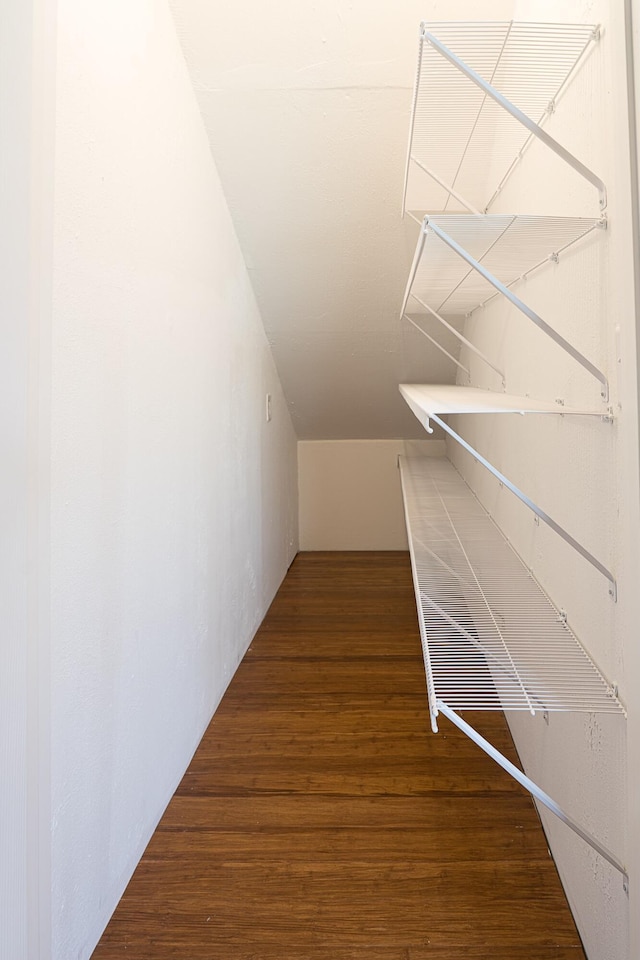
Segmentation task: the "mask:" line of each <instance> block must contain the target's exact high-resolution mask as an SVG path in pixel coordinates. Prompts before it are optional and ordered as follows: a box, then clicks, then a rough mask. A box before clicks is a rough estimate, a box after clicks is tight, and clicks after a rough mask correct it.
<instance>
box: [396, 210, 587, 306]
mask: <svg viewBox="0 0 640 960" xmlns="http://www.w3.org/2000/svg"><path fill="white" fill-rule="evenodd" d="M600 223H601V221H600V219H598V218H585V217H529V216H510V215H504V216H501V215H497V214H487V215H486V216H482V217H476V216H473V215H466V214H457V215H455V214H454V215H448V216H447V215H442V216H441V215H436V216H433V215H425V216H424V218H423V219H422V230H421V237H420V239H419V242H418V250H419V258H418V263H417V265H416V266H417V269H416V271H415V275H414V276H413V277H412V278H410V283H409V284H408V287H407V290H406V299H407V300H408V299H409V297H413V298H414V299H415V300H417V301H418V302H423V303H424V304H426V305H427V306H428V307H431V308H432V309H433V310H435V311H436V313H442V314H445V315H447V316H466V315H468V314H469V313H471V312H472V311H473V310H475V309H477V308H478V307H480V306H482V305H483V304H485V303H487V302H488V301H489V300H491V299H492V298H493V297H495V296H497V295H498V293H497V291H496V288H495V287H494V286H493V285H492V284H491V283H490V282H489V281H488V280H487V279H486V278H485V277H484V276H483V275H482V274H481V273H479V272H478V271H477V270H475V269H474V268H473V267H471V266H470V265H469V263H468V262H467V261H466V260H464V259H463V258H462V257H461V256H460V254H459V253H457V252H456V251H455V249H453V248H452V247H451V246H449V245H448V244H447V243H446V242H445V241H444V240H443V238H442V237H441V235H440V233H439V232H437V231H442V232H443V233H445V234H446V236H447V237H449V238H451V240H453V241H454V242H455V243H456V244H457V245H458V246H460V247H462V248H464V250H465V251H466V252H467V253H468V254H469V255H470V256H471V257H473V259H474V260H476V261H477V262H478V263H480V264H482V266H483V267H485V269H486V270H487V271H488V272H489V273H491V274H492V275H493V276H494V277H495V278H496V279H497V280H498V281H500V283H502V284H504V286H505V287H508V288H511V287H512V286H514V284H515V283H517V282H518V280H520V279H521V278H523V277H525V276H527V275H528V274H530V273H531V272H532V271H533V270H535V269H537V268H538V267H541V266H542V265H543V264H545V263H548V262H549V260H551V259H552V258H555V257H557V256H558V255H559V254H560V253H561V252H562V251H563V250H566V249H567V248H568V247H570V246H572V245H573V244H574V243H577V242H578V241H579V240H581V239H582V238H583V237H586V236H587V235H588V234H589V233H591V232H592V231H593V230H595V229H596V228H597V227H598V226H600ZM422 237H424V242H423V243H422V242H421V241H422Z"/></svg>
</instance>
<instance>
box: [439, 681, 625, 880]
mask: <svg viewBox="0 0 640 960" xmlns="http://www.w3.org/2000/svg"><path fill="white" fill-rule="evenodd" d="M436 705H437V708H438V710H439V711H440V712H441V713H443V714H444V715H445V717H448V718H449V720H451V722H452V723H454V724H455V725H456V727H458V728H459V729H460V730H462V732H463V733H466V735H467V736H468V737H469V738H470V739H471V740H473V742H474V743H476V744H477V745H478V746H479V747H480V748H481V749H482V750H484V752H485V753H486V754H488V755H489V756H490V757H491V759H492V760H495V761H496V763H497V764H499V765H500V766H501V767H502V769H503V770H506V771H507V773H508V774H510V775H511V776H512V777H513V778H514V780H517V781H518V783H519V784H520V785H521V786H523V787H524V788H525V790H528V791H529V793H530V794H531V795H532V796H533V797H535V799H536V800H539V801H540V803H542V804H544V806H545V807H546V808H547V809H548V810H551V812H552V813H553V814H555V815H556V817H558V818H559V819H560V820H562V822H563V823H566V825H567V826H568V827H570V828H571V829H572V830H573V832H574V833H577V834H578V836H579V837H581V838H582V839H583V840H584V841H585V843H588V844H589V846H590V847H592V848H593V849H594V850H596V851H597V852H598V853H599V854H600V856H601V857H604V859H605V860H607V861H608V862H609V863H610V864H611V866H612V867H615V868H616V870H619V871H620V873H621V874H622V881H623V884H624V886H625V889H628V886H629V875H628V873H627V869H626V867H625V866H624V865H623V864H622V863H621V862H620V860H618V858H617V857H616V856H615V854H613V853H611V851H610V850H608V849H607V847H605V846H604V845H603V844H601V843H600V841H599V840H596V838H595V837H594V836H592V835H591V834H590V833H589V832H588V831H587V830H585V829H584V828H583V827H581V826H580V824H579V823H577V822H576V821H575V820H574V819H573V817H570V816H569V814H568V813H565V811H564V810H563V809H562V807H560V806H559V805H558V804H557V803H556V802H555V800H553V799H552V797H550V796H549V794H548V793H545V791H544V790H542V789H541V788H540V787H539V786H538V785H537V784H536V783H534V782H533V780H531V779H530V778H529V777H528V776H527V775H526V773H523V772H522V770H519V769H518V767H516V766H515V765H514V764H513V763H511V761H510V760H507V758H506V757H505V756H503V754H501V753H500V751H499V750H496V748H495V747H494V746H493V744H491V743H489V741H488V740H485V739H484V737H483V736H481V735H480V734H479V733H478V731H477V730H474V728H473V727H472V726H470V725H469V724H468V723H467V722H466V721H465V720H463V719H462V717H460V716H459V715H458V714H457V713H456V712H455V710H452V709H451V707H449V706H447V704H446V703H444V701H442V700H438V701H437V702H436Z"/></svg>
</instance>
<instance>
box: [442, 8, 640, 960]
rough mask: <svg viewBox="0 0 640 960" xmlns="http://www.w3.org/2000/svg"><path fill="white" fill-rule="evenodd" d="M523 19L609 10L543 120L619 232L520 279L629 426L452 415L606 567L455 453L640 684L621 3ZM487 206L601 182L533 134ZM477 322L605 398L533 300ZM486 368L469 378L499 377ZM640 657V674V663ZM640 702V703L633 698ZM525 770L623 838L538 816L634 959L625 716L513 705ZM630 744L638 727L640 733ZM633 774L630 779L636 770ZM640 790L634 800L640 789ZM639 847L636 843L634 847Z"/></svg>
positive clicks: (625, 676)
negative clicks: (607, 387) (523, 710)
mask: <svg viewBox="0 0 640 960" xmlns="http://www.w3.org/2000/svg"><path fill="white" fill-rule="evenodd" d="M516 6H517V9H516V13H515V15H516V17H517V18H518V19H520V20H541V21H552V20H558V21H561V22H589V23H600V24H602V38H601V40H600V42H599V43H598V45H597V46H596V48H595V49H594V50H593V51H592V53H591V55H590V56H589V58H588V60H587V62H586V63H585V64H584V66H583V67H582V69H581V70H580V72H579V73H578V74H577V76H576V77H575V78H574V80H573V82H572V83H571V85H570V86H569V88H568V89H567V91H566V93H565V94H564V95H563V96H562V98H561V99H560V101H559V103H558V104H557V109H556V112H555V114H554V115H553V116H552V117H551V118H550V120H549V123H548V125H547V127H546V129H547V130H548V131H549V133H551V134H552V135H553V136H556V137H557V138H558V139H559V140H560V142H561V143H563V144H564V145H565V146H567V147H568V148H569V149H570V150H572V152H574V153H575V154H576V155H577V156H578V157H580V159H581V160H582V161H583V162H585V163H586V164H587V165H588V166H590V167H591V168H592V169H594V170H596V171H597V172H598V173H599V174H600V175H601V176H602V177H603V179H604V180H605V182H606V184H607V187H608V193H609V204H608V210H607V213H608V219H609V226H608V229H607V230H602V231H597V232H596V233H595V234H592V235H591V237H590V238H588V239H587V240H585V241H584V242H582V243H581V244H580V245H578V246H577V247H575V248H574V249H572V250H571V251H567V252H566V253H564V254H561V255H560V262H559V263H558V264H557V265H556V264H552V263H549V265H548V266H545V267H544V268H543V269H541V270H540V271H538V273H537V274H535V275H534V276H532V277H530V278H529V279H528V280H526V281H524V282H521V283H520V284H519V285H518V286H517V288H516V292H517V293H518V295H519V296H521V297H522V298H523V299H524V300H525V302H527V303H528V304H530V305H531V306H532V307H533V309H534V310H536V311H537V312H538V313H539V314H540V315H541V316H542V317H544V318H545V319H546V320H547V321H549V322H550V323H551V325H552V326H554V327H555V328H556V329H558V330H559V331H560V332H561V333H563V334H564V335H565V336H567V337H568V339H569V340H570V341H572V342H573V343H574V344H575V345H576V346H577V347H578V349H580V350H582V351H583V352H584V353H585V354H586V355H587V356H589V358H590V359H591V360H593V361H594V362H595V363H596V364H597V365H598V366H600V367H601V368H602V369H604V370H606V371H607V372H608V374H609V377H610V381H611V400H610V402H611V404H612V409H613V412H614V414H615V418H616V419H615V422H614V423H607V422H603V421H602V420H600V419H597V418H578V417H563V418H560V417H558V418H543V417H538V418H535V417H531V418H522V417H479V416H478V417H466V418H462V417H461V418H456V421H457V422H456V424H455V426H456V428H457V429H458V430H459V432H460V433H461V434H462V435H463V436H464V437H465V438H466V439H468V440H469V441H470V442H471V443H472V444H473V445H474V446H475V447H476V448H477V449H479V450H480V451H481V452H482V453H483V455H485V456H486V457H487V458H488V459H489V460H490V461H491V462H493V463H494V464H495V465H496V466H497V467H498V468H499V469H500V470H501V471H502V472H503V473H505V474H506V476H507V477H509V478H510V479H511V480H512V481H513V482H514V483H516V484H517V485H518V486H519V487H520V488H521V489H523V490H524V491H525V492H526V493H527V494H528V495H529V496H531V498H532V499H533V500H535V501H536V502H537V503H538V504H540V506H541V507H542V508H543V509H544V510H545V511H547V512H548V513H549V514H550V515H551V516H552V517H553V518H554V519H555V520H557V521H558V522H559V523H560V524H561V525H562V526H564V527H565V528H566V529H567V530H569V532H570V533H572V534H573V535H574V536H575V537H576V538H577V539H578V540H580V541H581V542H582V543H583V544H584V545H585V547H587V549H589V550H590V551H591V552H592V553H594V554H595V555H596V556H597V557H598V558H599V559H600V560H601V561H602V562H603V563H604V564H605V565H606V566H608V567H609V568H610V569H612V570H613V571H614V572H615V574H616V576H617V579H618V602H617V603H615V602H613V601H612V600H611V598H610V597H609V594H608V589H607V582H606V580H605V579H604V578H603V577H602V576H601V575H600V574H599V573H598V572H597V571H595V570H594V569H593V568H592V567H591V566H589V564H587V563H586V562H585V561H584V560H583V559H582V558H581V557H580V556H579V555H578V554H577V553H575V552H574V551H572V549H571V548H570V547H568V546H567V545H566V544H565V543H564V542H563V541H562V540H561V539H560V538H559V537H558V536H557V535H556V534H554V533H553V532H552V531H551V530H550V529H549V528H548V527H546V526H545V525H544V524H542V523H541V524H540V525H539V526H538V525H536V523H534V518H533V515H532V514H531V513H530V512H529V511H528V510H527V509H526V508H525V507H524V506H522V505H521V504H520V503H519V502H518V501H517V500H515V498H514V497H513V496H512V495H511V494H510V493H509V492H508V491H507V490H506V489H504V488H501V487H500V486H499V484H498V483H497V482H496V481H494V479H493V478H492V477H491V476H490V475H489V474H488V473H487V471H486V470H484V468H483V467H482V466H481V465H480V464H479V463H475V462H474V461H473V460H472V458H471V457H469V456H468V455H466V454H464V453H463V452H462V451H461V450H460V448H459V447H457V446H456V445H455V444H453V443H450V444H448V450H449V454H450V456H451V457H452V459H453V460H454V462H455V463H456V465H457V466H458V467H459V469H460V470H461V472H462V473H463V475H464V476H465V477H466V478H467V479H468V481H469V482H470V484H471V486H472V487H473V489H474V490H475V491H476V493H477V494H478V496H479V497H480V499H481V500H482V501H483V502H484V504H485V505H486V506H487V508H488V509H489V510H490V512H491V513H492V514H493V516H494V517H495V518H496V520H497V521H498V523H499V524H500V526H501V527H502V529H503V530H504V531H505V533H506V535H507V536H508V537H509V538H510V539H511V541H512V542H513V544H514V545H515V547H516V549H517V550H518V551H519V552H520V554H521V556H522V557H523V558H524V559H525V561H526V562H527V563H528V564H529V565H530V566H531V567H532V569H533V570H534V573H535V574H536V576H537V577H538V579H539V580H540V581H541V583H542V584H543V586H544V587H545V588H546V589H547V591H548V592H549V594H550V595H551V596H552V598H553V599H554V600H555V602H556V603H557V604H558V605H559V606H560V607H561V608H562V609H564V610H566V612H567V617H568V621H569V623H570V624H571V625H572V627H573V628H574V629H575V631H576V633H577V635H578V636H579V637H580V639H581V640H582V642H583V643H584V645H585V646H586V648H587V649H588V650H589V652H590V653H591V655H592V656H593V658H594V659H595V661H596V663H597V664H598V665H599V667H600V668H601V670H602V671H603V672H604V674H605V675H606V676H607V677H608V678H609V680H610V681H612V682H615V683H617V684H618V685H619V690H620V696H621V698H622V700H623V702H627V703H629V704H632V702H633V699H634V698H635V697H636V693H635V691H636V690H637V683H638V680H640V677H638V676H637V663H638V660H637V656H636V655H635V654H634V655H633V656H632V650H633V647H634V645H636V644H637V634H638V630H637V623H638V616H639V613H640V611H639V609H638V575H639V571H640V563H639V557H638V535H637V531H638V529H639V517H638V435H637V430H638V423H637V383H636V342H635V335H636V334H635V312H634V299H633V260H632V236H633V234H632V224H631V217H630V209H631V202H630V198H631V194H630V178H629V143H628V124H627V114H626V78H625V70H624V46H625V34H624V22H623V4H622V3H620V4H608V3H606V2H600V0H595V2H592V3H591V2H589V3H587V2H580V0H564V2H560V3H558V2H556V0H554V2H553V3H551V2H547V0H518V3H517V5H516ZM491 212H495V213H500V212H520V213H532V214H536V213H544V214H557V215H562V214H567V215H583V216H598V202H597V194H596V191H595V190H593V188H591V187H589V186H588V185H584V184H582V183H581V181H580V178H579V177H577V176H576V174H575V173H573V171H571V170H570V169H569V168H568V167H567V166H566V165H564V164H563V163H562V162H561V161H560V160H558V159H556V158H553V157H552V155H551V154H550V152H549V151H548V150H546V148H544V147H543V146H542V145H540V144H534V145H533V146H532V147H531V149H530V150H528V151H527V153H526V154H525V156H524V159H523V161H522V163H521V164H520V165H519V168H518V169H517V172H516V173H515V174H514V175H513V177H512V179H511V180H510V181H509V183H508V184H507V186H506V188H505V190H504V191H503V193H502V195H501V198H500V200H499V203H497V204H496V205H495V209H494V210H492V211H491ZM467 335H470V337H471V339H473V340H474V342H475V343H476V344H478V346H480V347H481V349H483V350H484V351H486V352H487V354H488V355H489V356H491V357H492V358H493V359H494V360H496V361H498V362H500V363H501V364H503V367H504V369H505V370H506V380H507V391H508V392H511V393H516V394H530V395H531V396H538V397H544V398H551V399H555V398H561V399H563V400H564V401H565V403H566V404H567V405H574V406H586V407H587V408H593V407H595V408H597V409H600V408H601V409H602V411H603V413H605V412H606V409H605V405H604V404H603V403H602V401H601V399H600V396H599V387H598V384H597V383H596V381H595V380H594V379H593V378H590V377H589V375H587V374H585V373H584V372H583V371H582V370H581V368H579V367H578V365H577V364H576V363H575V362H574V361H572V360H571V358H570V357H568V356H567V355H566V354H564V353H563V352H562V351H561V350H560V349H559V348H558V347H556V346H555V345H554V344H553V343H552V342H551V341H550V340H549V339H548V338H546V337H545V336H544V335H543V334H542V333H541V332H540V331H538V330H537V329H536V328H535V327H534V326H533V325H532V324H531V323H530V322H529V321H527V320H526V319H525V318H524V317H523V316H522V315H521V314H518V313H517V312H516V311H514V310H510V309H507V307H506V303H505V302H504V301H502V302H497V301H494V302H493V303H492V304H490V305H489V306H488V307H487V308H485V309H484V310H480V311H478V312H476V313H474V314H473V315H472V317H471V318H470V319H469V321H468V323H467ZM467 359H468V360H469V362H471V364H472V382H473V383H474V384H475V385H477V386H483V387H491V388H493V389H497V390H500V384H499V383H496V382H495V381H494V380H493V378H492V376H491V375H487V372H486V370H485V369H482V367H481V366H480V365H478V364H477V363H476V362H475V359H474V358H472V357H467ZM634 671H635V672H634ZM634 711H635V707H634ZM510 724H511V727H512V731H513V733H514V737H515V740H516V744H517V747H518V750H519V753H520V757H521V759H522V761H523V763H524V766H525V769H526V770H527V773H528V774H529V775H530V776H531V777H532V778H533V779H534V780H536V781H537V782H538V783H540V785H541V786H543V787H544V788H545V789H547V790H548V792H549V793H551V795H552V796H553V797H554V798H555V799H556V800H557V801H558V802H559V803H560V804H561V805H562V806H564V807H565V808H566V809H567V810H568V811H569V812H570V813H571V814H573V815H574V816H575V817H576V818H577V819H578V820H579V821H580V822H582V823H583V825H585V826H586V827H587V829H589V830H590V831H591V832H592V833H594V834H595V835H596V836H597V837H598V838H599V839H600V840H602V841H603V842H604V843H605V844H606V845H608V846H609V847H610V849H612V850H613V851H614V852H615V853H616V854H617V855H618V856H619V857H620V858H621V859H622V860H623V861H626V863H627V866H628V868H629V870H630V873H631V885H630V887H631V890H630V898H631V899H630V900H629V898H628V897H627V896H626V895H625V892H624V891H623V886H622V880H621V877H620V875H619V874H618V873H617V872H616V871H615V870H614V869H613V868H610V867H609V865H608V864H606V863H605V862H604V861H602V859H601V858H599V857H598V856H597V855H596V854H595V853H594V852H593V851H592V850H591V849H590V848H589V847H588V846H587V845H586V844H584V843H583V842H582V841H581V840H579V839H578V838H577V837H575V836H574V835H573V834H572V833H571V832H570V831H569V830H568V829H567V828H566V827H565V826H564V825H563V824H561V823H560V822H559V821H557V820H556V819H555V818H554V817H553V816H552V815H550V814H548V813H547V812H546V811H543V813H542V818H543V821H544V824H545V829H546V830H547V835H548V838H549V842H550V845H551V848H552V850H553V853H554V856H555V859H556V862H557V864H558V868H559V871H560V874H561V877H562V879H563V882H564V884H565V888H566V891H567V894H568V897H569V901H570V903H571V906H572V909H573V911H574V915H575V917H576V921H577V923H578V927H579V929H580V933H581V935H582V937H583V940H584V943H585V947H586V950H587V954H588V956H589V958H590V960H625V958H626V957H628V956H630V955H633V956H635V953H634V954H630V953H629V943H628V936H627V931H628V928H629V917H630V915H631V916H633V915H634V914H635V915H636V916H637V915H638V914H639V913H640V899H639V898H638V897H639V889H638V888H639V886H640V884H639V878H638V862H637V859H636V858H637V849H638V846H637V838H635V837H634V836H633V835H632V836H631V837H630V836H629V833H628V830H627V818H626V812H627V803H628V802H629V806H630V808H631V809H632V810H633V806H632V797H631V795H629V798H627V793H626V791H627V769H628V768H629V769H631V770H632V769H633V764H634V763H635V764H637V758H636V759H635V761H634V760H633V758H632V757H631V756H630V755H628V753H627V751H628V747H627V739H626V732H627V728H626V724H625V722H624V721H623V720H621V719H619V718H607V717H603V716H598V715H593V714H551V716H550V719H549V723H548V724H546V723H545V721H544V719H543V717H542V716H537V717H536V718H531V717H529V716H525V715H523V714H516V715H512V716H511V717H510ZM630 742H631V741H630ZM632 782H633V781H632ZM635 802H636V803H637V798H636V801H635ZM634 851H635V853H634Z"/></svg>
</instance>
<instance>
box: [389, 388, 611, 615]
mask: <svg viewBox="0 0 640 960" xmlns="http://www.w3.org/2000/svg"><path fill="white" fill-rule="evenodd" d="M400 393H401V394H402V396H403V398H404V399H405V401H406V402H407V404H408V406H409V408H410V409H411V412H412V413H413V414H414V416H415V417H417V419H418V420H419V421H420V423H421V424H422V426H423V427H424V428H425V430H426V431H427V433H433V427H432V426H431V421H432V420H433V421H434V423H437V424H438V426H439V427H440V428H441V429H442V430H444V431H445V433H447V434H448V435H449V436H450V437H451V438H452V439H453V440H455V441H456V443H458V444H459V445H460V446H461V447H462V448H463V449H464V450H466V451H467V453H470V454H471V455H472V456H473V457H475V459H476V460H477V461H478V462H479V463H481V464H482V465H483V466H484V467H486V469H487V470H488V471H489V472H490V473H491V474H493V476H494V477H496V479H497V480H499V481H500V483H502V484H503V486H505V487H506V488H507V489H508V490H510V491H511V493H513V494H514V495H515V496H516V497H517V498H518V499H519V500H520V501H521V502H522V503H524V505H525V506H526V507H528V508H529V510H531V511H532V513H534V514H535V516H536V517H538V519H540V520H542V521H543V523H545V524H546V525H547V526H548V527H550V528H551V529H552V530H553V531H554V532H555V533H557V534H558V536H559V537H561V538H562V539H563V540H564V541H565V543H568V544H569V546H570V547H572V548H573V549H574V550H575V551H576V553H579V554H580V556H581V557H583V558H584V559H585V560H586V561H587V563H590V564H591V566H592V567H594V568H595V569H596V570H597V571H598V572H599V573H601V574H602V576H603V577H605V579H606V580H607V581H608V584H609V594H610V595H611V597H612V598H613V599H614V600H615V599H617V584H616V578H615V576H614V574H613V573H612V572H611V570H609V568H608V567H606V566H605V564H604V563H602V562H601V561H600V560H598V558H597V557H596V556H594V554H593V553H591V551H590V550H587V548H586V547H585V546H584V545H583V544H582V543H580V541H579V540H576V538H575V537H574V536H572V535H571V534H570V533H569V531H568V530H565V528H564V527H562V526H561V525H560V524H559V523H557V521H556V520H554V519H553V518H552V517H550V516H549V514H548V513H546V511H545V510H543V509H542V507H540V506H538V504H537V503H535V502H534V501H533V500H531V499H530V497H528V496H527V495H526V493H524V492H523V491H522V490H520V488H519V487H517V486H516V485H515V484H514V483H512V481H511V480H509V478H508V477H506V476H505V475H504V474H503V473H501V472H500V470H498V469H497V467H495V466H494V465H493V464H492V463H491V462H490V461H489V460H487V459H486V457H483V455H482V454H481V453H480V451H479V450H476V449H475V447H472V446H471V444H470V443H468V442H467V441H466V440H465V439H464V438H463V437H461V436H460V434H459V433H457V431H455V430H454V429H453V427H451V426H450V425H449V424H448V423H447V422H446V421H445V420H443V419H442V417H441V414H461V413H467V414H481V413H485V414H508V413H510V414H521V415H523V416H524V415H525V414H547V415H552V414H555V415H556V416H557V415H566V416H599V417H602V412H598V411H596V410H591V409H584V408H574V407H566V406H564V405H560V404H557V403H552V402H551V401H549V400H536V399H532V398H531V397H518V396H513V395H511V394H506V393H495V392H493V391H491V390H479V389H478V388H477V387H460V386H453V385H449V384H444V385H441V384H423V383H402V384H400Z"/></svg>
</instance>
